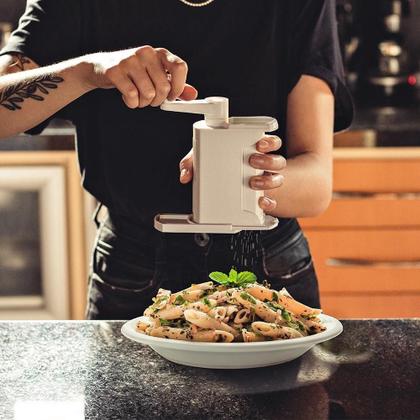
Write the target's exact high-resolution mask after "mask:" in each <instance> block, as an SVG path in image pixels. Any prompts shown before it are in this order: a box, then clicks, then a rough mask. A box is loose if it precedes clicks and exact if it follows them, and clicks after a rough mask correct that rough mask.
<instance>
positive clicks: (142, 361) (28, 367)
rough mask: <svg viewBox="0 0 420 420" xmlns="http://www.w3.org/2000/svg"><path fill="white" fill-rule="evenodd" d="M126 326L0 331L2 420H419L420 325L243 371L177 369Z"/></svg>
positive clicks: (371, 332)
mask: <svg viewBox="0 0 420 420" xmlns="http://www.w3.org/2000/svg"><path fill="white" fill-rule="evenodd" d="M121 325H122V323H121V322H105V321H102V322H101V321H67V322H64V321H63V322H61V321H55V322H54V321H51V322H47V321H46V322H42V321H41V322H12V321H11V322H0V383H1V386H0V418H1V419H3V420H6V419H14V420H22V419H31V420H33V419H36V420H37V419H47V418H48V419H59V420H67V419H71V420H81V419H101V420H107V419H124V420H125V419H200V420H201V419H251V418H252V419H280V418H281V419H362V418H363V419H366V418H371V419H393V420H395V419H415V418H416V419H418V418H420V357H419V354H420V319H417V320H415V319H413V320H348V321H343V325H344V332H343V333H342V335H341V336H339V337H337V338H335V339H334V340H332V341H330V342H327V343H324V344H322V345H319V346H316V347H315V348H313V349H312V350H311V351H310V352H308V353H306V354H305V355H304V356H302V357H301V358H300V359H298V360H296V361H293V362H290V363H288V364H285V365H279V366H274V367H268V368H262V369H250V370H238V371H226V370H222V371H218V370H206V369H198V368H190V367H184V366H179V365H175V364H172V363H170V362H167V361H166V360H164V359H162V358H161V357H160V356H158V355H157V354H155V353H154V352H153V351H152V350H151V349H150V348H148V347H144V346H142V345H140V344H137V343H134V342H131V341H129V340H128V339H126V338H124V337H122V336H121V334H120V328H121Z"/></svg>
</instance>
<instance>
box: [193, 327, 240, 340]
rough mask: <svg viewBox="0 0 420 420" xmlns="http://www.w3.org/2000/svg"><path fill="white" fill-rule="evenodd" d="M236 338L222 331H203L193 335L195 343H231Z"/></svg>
mask: <svg viewBox="0 0 420 420" xmlns="http://www.w3.org/2000/svg"><path fill="white" fill-rule="evenodd" d="M234 338H235V337H234V336H233V334H231V333H228V332H227V331H222V330H202V331H197V332H196V333H193V334H192V340H193V341H204V342H212V341H213V342H215V343H230V342H232V341H233V339H234Z"/></svg>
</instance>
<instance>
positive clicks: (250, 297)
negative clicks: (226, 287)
mask: <svg viewBox="0 0 420 420" xmlns="http://www.w3.org/2000/svg"><path fill="white" fill-rule="evenodd" d="M240 296H241V298H242V299H245V300H247V301H248V302H251V303H252V304H253V305H255V304H256V303H257V301H256V300H255V299H254V298H253V297H252V296H251V295H249V294H248V293H245V292H242V293H241V295H240Z"/></svg>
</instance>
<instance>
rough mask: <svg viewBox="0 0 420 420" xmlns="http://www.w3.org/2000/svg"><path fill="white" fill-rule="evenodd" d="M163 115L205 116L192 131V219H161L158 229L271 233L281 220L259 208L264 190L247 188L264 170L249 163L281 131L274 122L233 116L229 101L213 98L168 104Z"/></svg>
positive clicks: (185, 216) (181, 216)
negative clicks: (268, 138)
mask: <svg viewBox="0 0 420 420" xmlns="http://www.w3.org/2000/svg"><path fill="white" fill-rule="evenodd" d="M161 109H162V110H164V111H174V112H187V113H192V114H203V115H204V117H205V119H204V120H202V121H198V122H196V123H195V124H194V126H193V161H194V179H193V214H159V215H157V216H156V217H155V228H156V229H158V230H160V231H161V232H168V233H171V232H172V233H237V232H239V231H241V230H269V229H273V228H275V227H276V226H277V224H278V220H277V218H274V217H272V216H268V215H266V214H264V212H263V210H262V209H261V208H260V207H259V205H258V199H259V198H260V197H261V196H263V194H264V192H263V191H255V190H253V189H252V188H251V187H250V186H249V179H250V178H251V177H252V176H256V175H262V173H263V171H261V170H257V169H254V168H252V167H251V165H250V164H249V158H250V156H251V155H252V154H254V153H256V147H255V146H256V143H257V142H258V140H260V139H261V138H262V137H263V136H264V135H265V133H266V132H271V131H275V130H277V128H278V123H277V120H276V119H274V118H271V117H231V118H229V100H228V99H227V98H222V97H211V98H206V99H204V100H195V101H179V100H177V101H166V102H164V103H163V104H162V106H161Z"/></svg>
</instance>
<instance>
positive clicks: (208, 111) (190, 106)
mask: <svg viewBox="0 0 420 420" xmlns="http://www.w3.org/2000/svg"><path fill="white" fill-rule="evenodd" d="M160 108H161V109H162V110H163V111H173V112H186V113H190V114H202V115H204V119H205V121H206V124H207V125H208V126H209V127H212V128H227V127H228V126H229V99H228V98H223V97H218V96H214V97H210V98H206V99H199V100H195V101H165V102H164V103H163V104H162V105H161V107H160Z"/></svg>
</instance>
